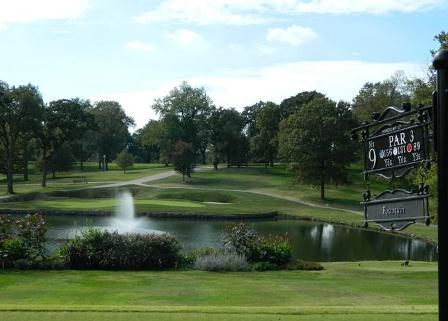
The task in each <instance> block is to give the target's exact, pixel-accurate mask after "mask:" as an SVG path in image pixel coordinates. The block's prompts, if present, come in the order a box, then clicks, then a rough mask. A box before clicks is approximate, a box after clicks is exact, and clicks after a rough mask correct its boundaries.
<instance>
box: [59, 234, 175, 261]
mask: <svg viewBox="0 0 448 321" xmlns="http://www.w3.org/2000/svg"><path fill="white" fill-rule="evenodd" d="M179 250H180V247H179V243H178V241H177V240H176V239H175V238H174V237H172V236H170V235H168V234H161V235H159V234H146V235H141V234H118V232H108V231H101V230H98V229H90V230H87V231H84V232H82V233H81V235H78V236H76V237H75V238H74V239H72V240H70V241H69V242H68V243H67V245H66V246H65V248H64V249H63V251H62V253H63V255H64V257H65V262H66V264H67V266H69V267H70V268H74V269H105V270H159V269H167V268H174V267H176V266H177V262H178V260H179V257H180V256H179Z"/></svg>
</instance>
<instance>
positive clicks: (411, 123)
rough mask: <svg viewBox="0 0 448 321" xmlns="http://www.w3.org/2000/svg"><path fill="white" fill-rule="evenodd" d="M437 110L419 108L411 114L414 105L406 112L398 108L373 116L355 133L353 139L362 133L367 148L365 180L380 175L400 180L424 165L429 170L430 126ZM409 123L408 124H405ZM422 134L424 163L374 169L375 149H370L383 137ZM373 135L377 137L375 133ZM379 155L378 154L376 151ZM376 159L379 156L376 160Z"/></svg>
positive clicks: (365, 151)
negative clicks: (413, 130) (412, 131)
mask: <svg viewBox="0 0 448 321" xmlns="http://www.w3.org/2000/svg"><path fill="white" fill-rule="evenodd" d="M432 109H433V106H422V105H419V106H417V108H416V109H414V110H411V106H410V104H403V107H402V109H399V108H397V107H388V108H386V109H385V110H384V111H383V113H381V114H379V113H374V114H373V115H372V119H373V121H372V122H371V123H369V122H365V123H364V124H363V125H361V126H360V127H357V128H355V129H353V130H352V136H353V137H354V138H355V137H356V134H357V132H358V131H359V132H361V142H362V143H363V146H364V171H363V174H364V179H365V180H367V179H368V177H369V174H379V175H381V176H383V177H385V178H388V179H392V178H399V177H403V176H404V175H406V174H407V173H408V172H409V171H410V170H411V169H413V168H415V167H418V166H421V165H424V166H425V167H429V164H430V162H431V159H430V143H429V141H430V138H432V136H431V134H430V132H429V126H430V125H431V124H432V111H433V110H432ZM413 115H416V116H417V117H414V119H409V118H411V116H413ZM405 119H406V121H405ZM394 127H395V128H396V130H392V131H389V132H388V131H387V130H388V129H390V128H394ZM412 129H415V130H419V131H420V130H421V131H422V133H421V136H422V137H421V141H420V142H419V143H420V144H421V148H422V149H423V155H420V154H419V156H421V158H422V159H419V160H417V161H411V162H406V163H402V164H397V165H392V166H388V167H386V166H382V167H380V168H371V166H369V165H370V161H371V159H370V158H369V156H371V155H372V154H371V153H370V151H371V148H369V142H372V141H375V140H379V139H381V138H382V137H385V136H388V135H392V134H400V133H403V132H406V131H408V130H412ZM371 131H373V133H371ZM374 153H375V154H376V151H374ZM375 157H376V156H375Z"/></svg>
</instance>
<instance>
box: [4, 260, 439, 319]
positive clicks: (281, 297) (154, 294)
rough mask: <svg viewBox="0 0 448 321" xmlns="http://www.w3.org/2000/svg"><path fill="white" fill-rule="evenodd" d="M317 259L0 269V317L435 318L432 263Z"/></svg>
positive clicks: (435, 277)
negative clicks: (290, 265) (235, 266)
mask: <svg viewBox="0 0 448 321" xmlns="http://www.w3.org/2000/svg"><path fill="white" fill-rule="evenodd" d="M323 265H324V266H325V270H324V271H319V272H309V271H275V272H250V273H248V272H232V273H213V272H200V271H177V272H176V271H167V272H110V271H26V272H24V271H20V272H13V271H9V272H0V316H1V318H2V320H9V319H8V318H10V320H23V319H25V318H26V317H30V318H31V319H30V320H34V319H35V320H43V319H44V318H47V317H58V316H59V317H60V316H63V317H64V320H80V319H89V320H91V318H90V317H92V318H98V319H101V318H113V317H115V316H117V317H123V318H124V316H126V320H140V319H141V318H143V317H148V318H154V319H156V317H157V318H162V319H161V320H190V319H191V320H193V319H196V318H199V320H201V319H204V320H205V319H207V316H208V317H209V318H210V316H211V315H212V318H213V320H235V319H238V320H264V319H265V320H272V319H274V318H275V320H278V319H279V318H280V320H297V319H299V320H302V318H303V320H378V319H382V320H405V319H406V320H436V318H437V265H436V264H434V263H423V262H411V264H410V266H408V267H402V266H401V265H400V262H395V261H383V262H356V263H325V264H323ZM33 311H34V312H33ZM36 311H39V312H36ZM64 311H68V312H64ZM80 311H82V313H81V312H80ZM123 313H124V314H123ZM299 316H300V318H298V317H299ZM39 317H40V319H39ZM369 318H370V319H369ZM123 320H124V319H123ZM158 320H159V319H158Z"/></svg>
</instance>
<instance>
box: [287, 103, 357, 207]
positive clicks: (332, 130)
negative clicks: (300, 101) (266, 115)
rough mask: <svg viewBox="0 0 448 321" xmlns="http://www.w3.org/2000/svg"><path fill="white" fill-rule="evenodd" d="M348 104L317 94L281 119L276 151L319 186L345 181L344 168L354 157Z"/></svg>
mask: <svg viewBox="0 0 448 321" xmlns="http://www.w3.org/2000/svg"><path fill="white" fill-rule="evenodd" d="M353 127H354V122H353V120H352V114H351V111H350V109H349V105H348V104H346V103H342V102H340V103H338V104H336V103H335V102H334V101H332V100H330V99H328V98H325V97H323V98H322V97H319V98H316V99H314V100H313V101H311V102H310V103H308V104H306V105H305V106H303V107H302V108H301V109H300V110H299V111H297V112H295V113H294V114H292V115H291V116H289V117H288V118H286V119H285V120H283V121H282V122H281V123H280V133H279V142H280V144H279V153H280V155H281V157H282V158H283V159H284V160H286V161H288V162H290V163H291V165H292V167H293V169H294V170H295V171H296V173H297V175H298V178H299V179H300V180H301V181H303V182H306V183H311V184H315V185H318V186H320V197H321V199H325V184H327V183H346V182H348V172H347V168H348V166H349V165H350V163H351V162H352V161H353V160H354V151H355V148H354V144H353V143H352V142H351V140H350V135H349V133H350V130H351V129H352V128H353Z"/></svg>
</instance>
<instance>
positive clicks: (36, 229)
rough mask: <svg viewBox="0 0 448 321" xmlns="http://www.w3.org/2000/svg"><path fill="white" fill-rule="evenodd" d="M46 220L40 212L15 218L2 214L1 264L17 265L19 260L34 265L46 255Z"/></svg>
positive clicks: (0, 234)
mask: <svg viewBox="0 0 448 321" xmlns="http://www.w3.org/2000/svg"><path fill="white" fill-rule="evenodd" d="M45 232H46V228H45V221H44V219H43V217H42V216H41V215H39V214H34V215H27V216H25V217H23V218H13V217H12V216H10V215H0V264H1V266H2V267H3V268H5V267H15V266H16V265H17V264H16V263H17V262H26V264H27V265H29V266H33V265H38V264H40V263H41V262H43V261H44V260H45V259H46V257H45V254H46V253H45V247H44V243H45Z"/></svg>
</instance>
